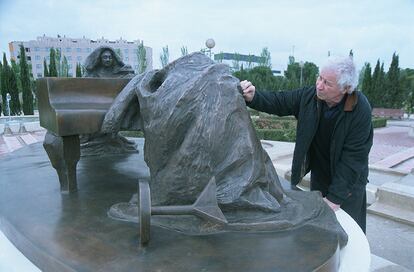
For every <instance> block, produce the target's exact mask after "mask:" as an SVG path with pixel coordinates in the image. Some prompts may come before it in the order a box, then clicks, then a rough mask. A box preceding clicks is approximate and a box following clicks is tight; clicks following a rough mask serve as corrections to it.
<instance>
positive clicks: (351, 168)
mask: <svg viewBox="0 0 414 272" xmlns="http://www.w3.org/2000/svg"><path fill="white" fill-rule="evenodd" d="M357 81H358V79H357V71H356V68H355V65H354V63H353V61H352V59H351V58H343V59H335V60H329V61H328V63H327V64H326V65H325V66H323V68H322V69H321V72H320V75H319V77H318V79H317V80H316V86H312V87H307V88H302V89H299V90H293V91H281V92H261V91H256V90H255V87H254V86H253V85H252V83H251V82H249V81H242V82H241V83H240V85H241V87H242V89H243V96H244V99H245V100H246V102H247V105H248V106H249V107H251V108H253V109H256V110H259V111H264V112H267V113H270V114H276V115H279V116H286V115H294V116H295V117H296V119H297V120H298V124H297V140H296V145H295V151H294V155H293V162H292V177H291V185H292V188H293V189H296V188H297V187H296V185H297V184H298V183H299V182H300V181H301V179H302V178H303V176H304V175H306V173H308V172H309V171H311V190H318V191H321V193H322V196H323V197H324V200H325V202H326V203H327V204H328V205H329V206H330V207H331V208H332V209H333V210H337V209H339V207H341V208H342V209H343V210H344V211H345V212H347V213H348V214H349V215H350V216H351V217H352V218H353V219H354V220H355V221H356V222H357V223H358V225H359V226H360V227H361V229H362V230H363V231H364V232H365V228H366V192H365V187H366V184H367V182H368V179H367V177H368V153H369V151H370V149H371V146H372V137H373V130H372V122H371V108H370V105H369V103H368V100H367V98H366V97H365V96H364V95H363V94H362V93H361V92H359V91H356V90H355V89H356V87H357Z"/></svg>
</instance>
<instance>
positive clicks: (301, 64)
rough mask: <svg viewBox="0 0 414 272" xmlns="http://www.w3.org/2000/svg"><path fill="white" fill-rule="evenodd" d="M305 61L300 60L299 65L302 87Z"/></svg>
mask: <svg viewBox="0 0 414 272" xmlns="http://www.w3.org/2000/svg"><path fill="white" fill-rule="evenodd" d="M303 65H304V63H303V61H300V62H299V66H300V86H301V87H302V82H303Z"/></svg>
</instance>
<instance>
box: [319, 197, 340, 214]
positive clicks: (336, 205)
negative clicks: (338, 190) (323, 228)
mask: <svg viewBox="0 0 414 272" xmlns="http://www.w3.org/2000/svg"><path fill="white" fill-rule="evenodd" d="M323 201H325V203H326V204H328V206H329V207H330V208H331V209H332V210H333V211H334V212H336V211H337V210H339V208H340V207H339V205H338V204H335V203H333V202H331V201H329V199H327V198H326V197H324V198H323Z"/></svg>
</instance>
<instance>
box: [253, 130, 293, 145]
mask: <svg viewBox="0 0 414 272" xmlns="http://www.w3.org/2000/svg"><path fill="white" fill-rule="evenodd" d="M256 133H257V137H258V138H259V139H261V140H271V141H283V142H295V140H296V129H256Z"/></svg>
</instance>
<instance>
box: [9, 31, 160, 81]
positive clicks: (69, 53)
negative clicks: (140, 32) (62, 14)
mask: <svg viewBox="0 0 414 272" xmlns="http://www.w3.org/2000/svg"><path fill="white" fill-rule="evenodd" d="M140 42H141V41H140V40H135V41H132V42H129V41H126V40H123V39H122V38H120V39H119V40H115V41H110V40H107V39H104V38H103V37H102V38H101V39H98V40H91V39H88V38H85V37H83V38H81V39H74V38H68V37H65V36H63V37H61V36H59V35H58V36H57V38H52V37H47V36H45V35H43V36H42V37H37V39H36V40H32V41H13V42H10V43H9V49H10V58H11V59H14V60H15V61H17V62H18V59H19V57H20V56H19V52H20V44H23V46H24V48H25V50H26V57H27V60H28V61H29V62H30V63H31V64H32V73H33V78H35V79H36V78H39V77H43V60H44V59H46V62H47V64H49V58H50V57H49V54H50V49H51V48H52V47H53V48H55V49H56V48H58V49H60V51H61V53H62V60H63V56H66V59H67V60H68V64H69V76H75V74H76V64H77V63H80V64H83V63H84V61H85V60H86V57H87V56H88V55H89V54H90V53H91V52H92V51H93V50H94V49H95V48H97V47H99V46H110V47H112V48H113V49H114V50H115V51H117V52H120V53H121V57H122V59H123V61H124V63H125V64H129V65H131V67H132V68H133V69H134V70H135V71H137V69H138V57H137V50H138V45H139V43H140ZM145 50H146V57H147V70H151V69H152V48H151V47H147V46H145Z"/></svg>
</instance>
